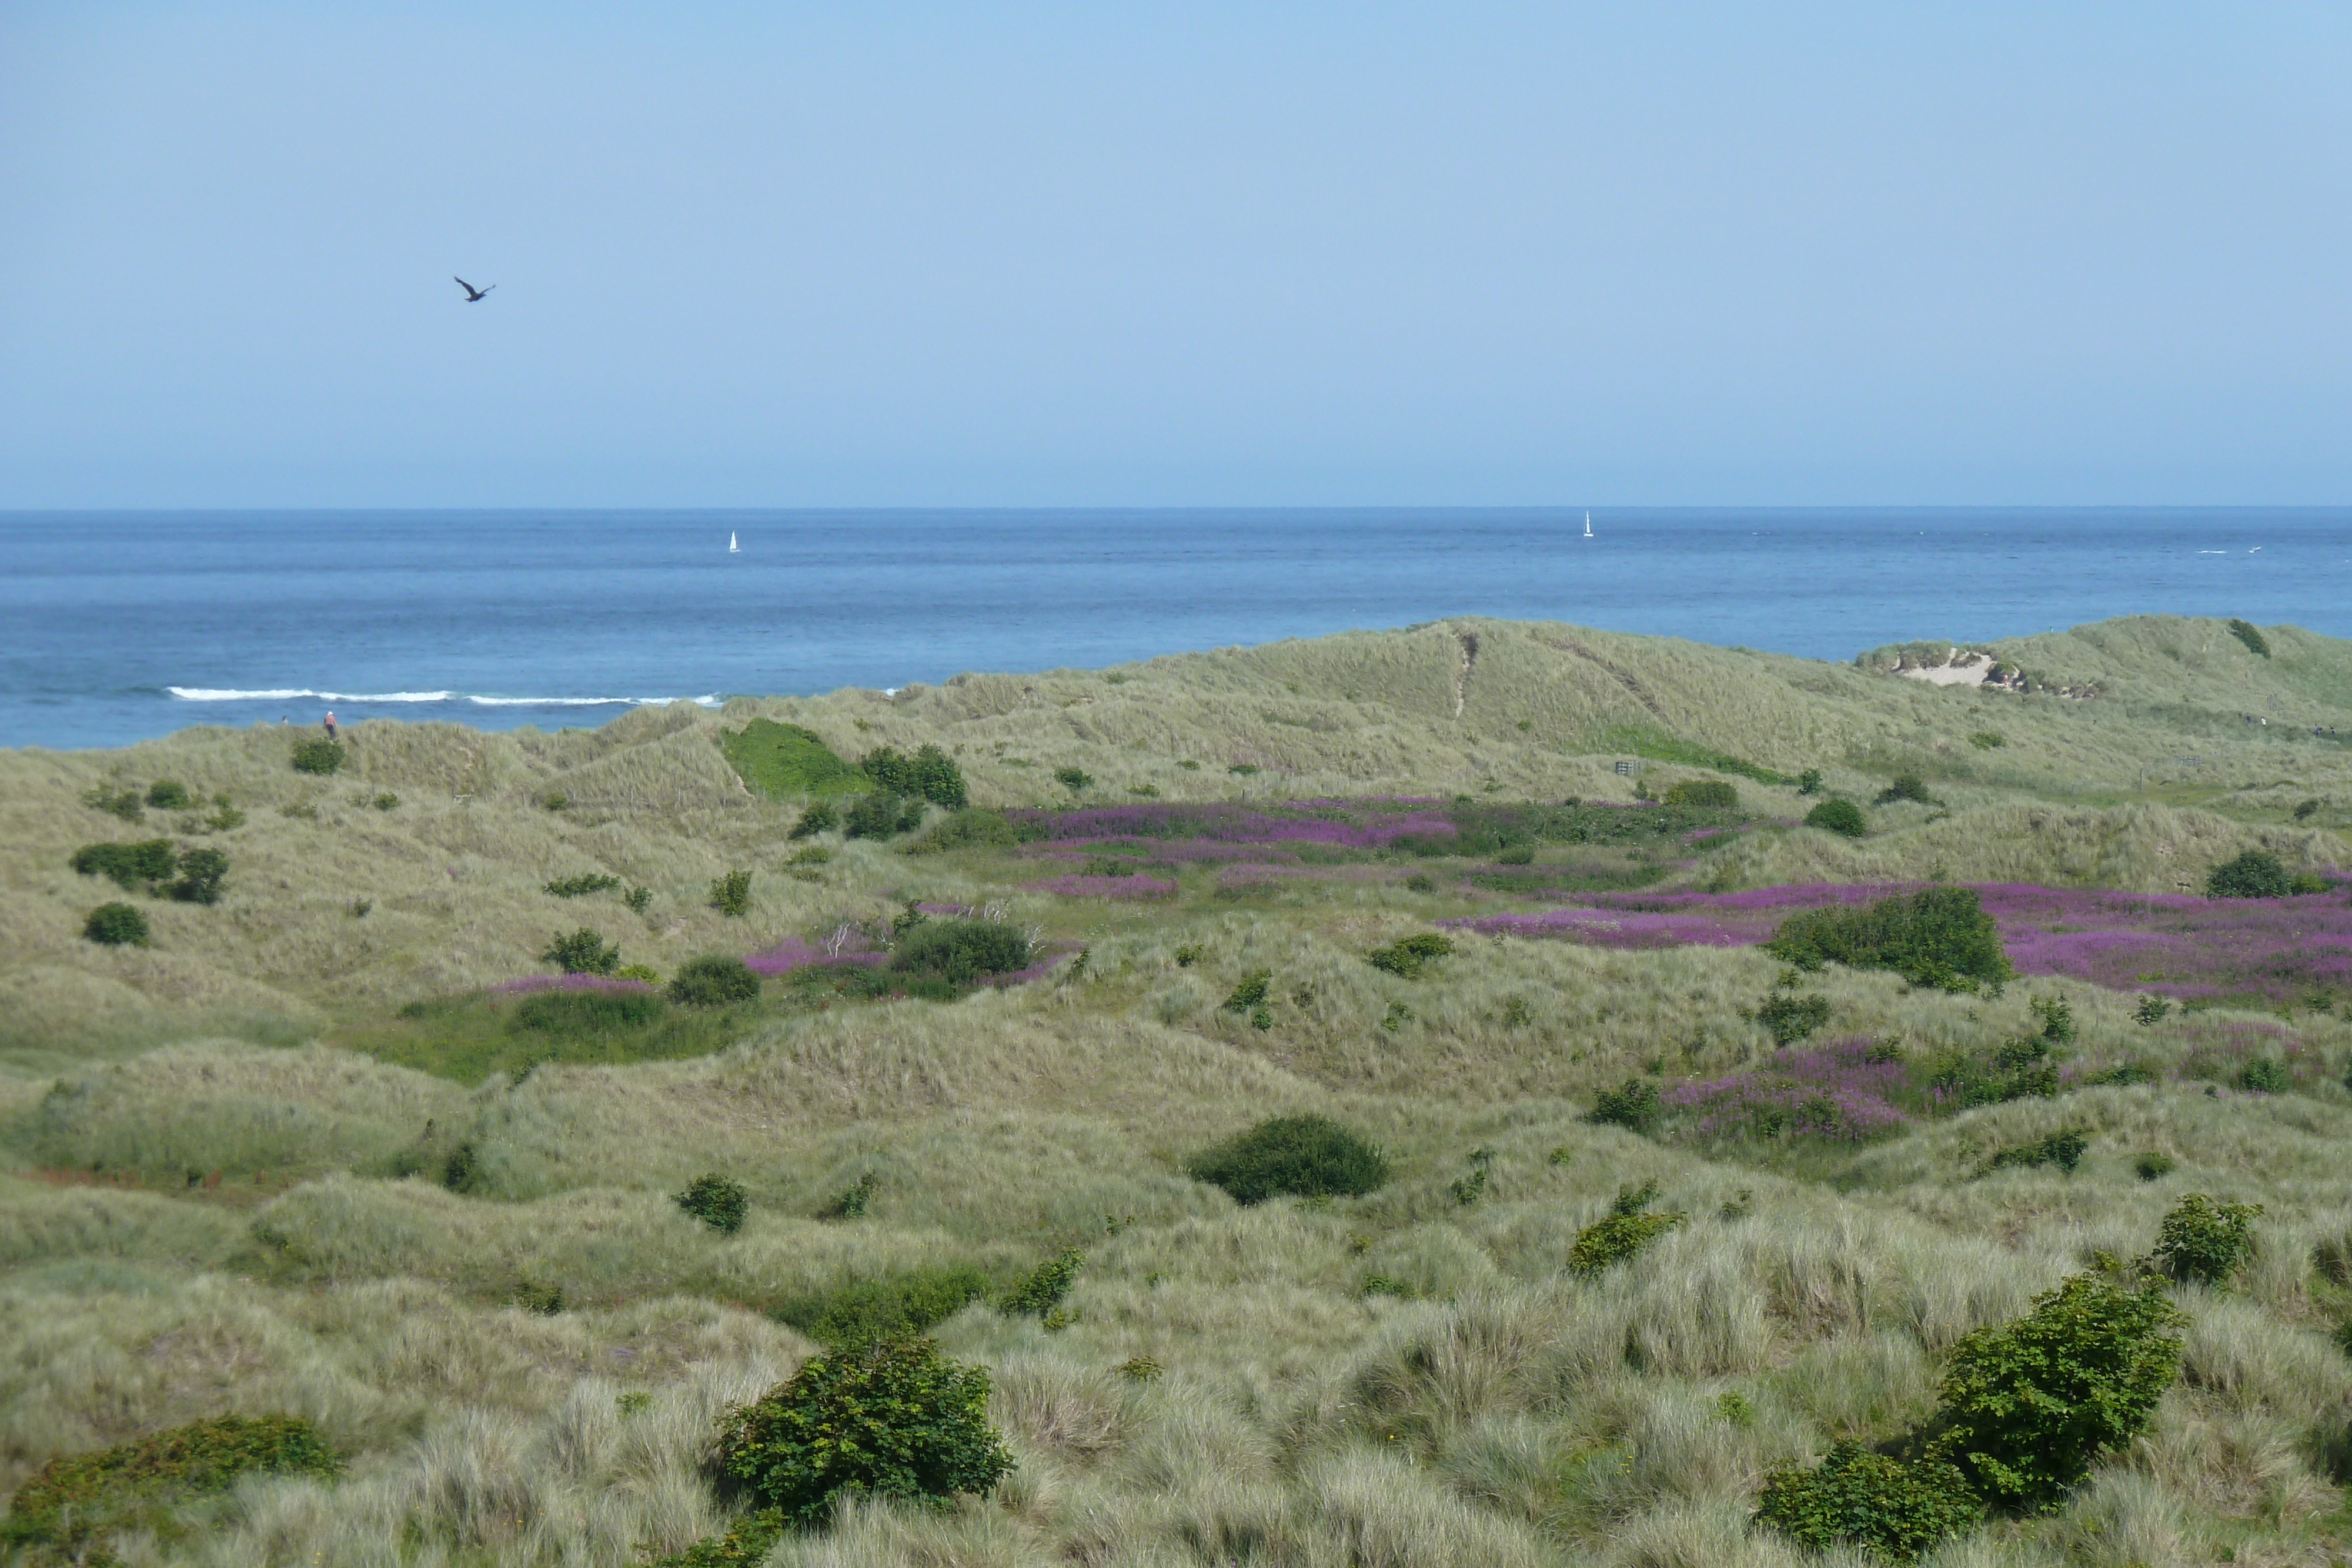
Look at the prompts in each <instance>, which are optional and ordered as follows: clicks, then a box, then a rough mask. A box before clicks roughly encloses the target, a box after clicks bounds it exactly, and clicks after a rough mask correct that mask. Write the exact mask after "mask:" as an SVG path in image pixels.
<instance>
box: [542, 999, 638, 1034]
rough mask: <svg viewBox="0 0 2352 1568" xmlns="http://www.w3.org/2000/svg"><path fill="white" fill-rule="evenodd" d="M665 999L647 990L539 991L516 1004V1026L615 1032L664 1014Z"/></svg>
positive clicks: (556, 1031) (553, 1031)
mask: <svg viewBox="0 0 2352 1568" xmlns="http://www.w3.org/2000/svg"><path fill="white" fill-rule="evenodd" d="M661 1012H662V1000H661V998H659V997H654V996H647V995H646V993H645V992H643V991H537V992H534V993H532V994H531V995H530V996H528V997H525V998H523V999H522V1000H521V1001H520V1002H518V1003H516V1004H515V1010H514V1022H513V1026H512V1027H513V1028H515V1029H518V1030H533V1031H535V1032H537V1033H540V1034H561V1035H587V1034H614V1033H617V1032H619V1031H621V1030H632V1029H642V1028H644V1027H645V1026H646V1025H647V1024H649V1023H651V1022H653V1021H654V1020H655V1019H657V1018H659V1017H661Z"/></svg>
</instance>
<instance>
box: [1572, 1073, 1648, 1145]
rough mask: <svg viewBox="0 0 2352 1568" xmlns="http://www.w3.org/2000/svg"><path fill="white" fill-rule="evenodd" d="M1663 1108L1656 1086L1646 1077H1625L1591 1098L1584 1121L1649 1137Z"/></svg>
mask: <svg viewBox="0 0 2352 1568" xmlns="http://www.w3.org/2000/svg"><path fill="white" fill-rule="evenodd" d="M1663 1113H1664V1107H1663V1106H1662V1105H1660V1104H1659V1103H1658V1086H1657V1085H1656V1084H1655V1083H1653V1082H1650V1081H1649V1080H1648V1079H1646V1078H1628V1079H1627V1080H1625V1082H1624V1083H1623V1084H1622V1085H1621V1086H1620V1087H1618V1088H1615V1089H1604V1090H1602V1091H1601V1092H1600V1094H1599V1095H1598V1096H1597V1097H1595V1098H1594V1100H1593V1102H1592V1109H1591V1110H1590V1111H1588V1112H1586V1113H1584V1119H1585V1120H1586V1121H1588V1122H1591V1123H1593V1124H1597V1125H1601V1126H1607V1127H1622V1128H1624V1129H1625V1130H1626V1131H1627V1132H1629V1133H1639V1134H1642V1135H1643V1137H1647V1136H1649V1135H1650V1134H1651V1132H1652V1131H1654V1129H1655V1128H1656V1126H1657V1124H1658V1118H1659V1116H1660V1115H1661V1114H1663Z"/></svg>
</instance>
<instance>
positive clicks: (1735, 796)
mask: <svg viewBox="0 0 2352 1568" xmlns="http://www.w3.org/2000/svg"><path fill="white" fill-rule="evenodd" d="M1665 803H1666V804H1667V805H1669V806H1681V807H1684V808H1685V809H1687V810H1694V811H1737V810H1739V791H1738V789H1737V788H1735V787H1734V786H1732V785H1729V784H1727V783H1725V782H1724V781H1723V780H1722V779H1684V780H1683V781H1682V782H1681V783H1679V784H1677V785H1675V787H1674V788H1673V789H1668V790H1667V791H1666V802H1665Z"/></svg>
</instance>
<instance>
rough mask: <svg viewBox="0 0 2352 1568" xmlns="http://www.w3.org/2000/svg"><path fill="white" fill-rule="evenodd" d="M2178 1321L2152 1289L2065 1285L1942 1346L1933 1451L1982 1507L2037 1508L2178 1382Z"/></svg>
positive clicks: (2132, 1432)
mask: <svg viewBox="0 0 2352 1568" xmlns="http://www.w3.org/2000/svg"><path fill="white" fill-rule="evenodd" d="M2188 1321H2189V1320H2188V1319H2187V1318H2186V1317H2184V1316H2183V1315H2182V1314H2181V1313H2180V1312H2179V1311H2178V1310H2177V1309H2175V1308H2174V1306H2173V1305H2172V1303H2171V1302H2170V1301H2167V1300H2166V1299H2165V1296H2164V1292H2163V1291H2161V1290H2159V1289H2158V1288H2156V1287H2154V1286H2148V1287H2146V1288H2144V1289H2139V1290H2132V1289H2126V1287H2124V1286H2122V1285H2118V1284H2116V1282H2115V1281H2112V1280H2108V1279H2105V1278H2102V1277H2101V1276H2099V1275H2096V1274H2077V1275H2074V1277H2073V1278H2071V1279H2069V1280H2067V1281H2065V1282H2064V1283H2063V1284H2061V1285H2060V1286H2059V1287H2058V1288H2057V1289H2056V1290H2054V1291H2047V1292H2045V1293H2043V1294H2042V1295H2040V1296H2036V1297H2035V1298H2034V1299H2033V1310H2032V1312H2028V1313H2027V1314H2026V1315H2025V1316H2024V1317H2021V1318H2019V1319H2017V1320H2015V1321H2014V1322H2007V1323H2001V1324H1998V1325H1995V1326H1992V1327H1988V1328H1981V1329H1978V1330H1977V1331H1976V1332H1975V1333H1970V1334H1968V1335H1966V1336H1964V1337H1963V1338H1962V1339H1961V1340H1960V1342H1959V1343H1958V1344H1957V1345H1954V1346H1953V1347H1952V1354H1951V1358H1950V1360H1949V1361H1948V1363H1947V1364H1946V1365H1945V1370H1944V1378H1943V1383H1942V1385H1941V1387H1940V1392H1941V1394H1942V1396H1943V1401H1944V1412H1943V1419H1944V1421H1945V1422H1946V1427H1945V1429H1944V1431H1943V1432H1942V1433H1941V1434H1940V1435H1939V1436H1938V1437H1937V1438H1936V1440H1935V1443H1934V1446H1933V1452H1934V1453H1935V1455H1936V1457H1937V1458H1945V1459H1948V1460H1950V1461H1951V1462H1952V1463H1953V1464H1956V1465H1958V1467H1959V1468H1960V1470H1961V1473H1962V1474H1964V1475H1965V1476H1967V1477H1968V1478H1969V1482H1970V1484H1971V1485H1973V1486H1974V1487H1975V1488H1976V1490H1977V1491H1978V1492H1979V1494H1980V1495H1982V1496H1983V1497H1986V1498H1988V1499H1990V1500H1992V1501H1994V1502H1997V1503H2000V1504H2002V1505H2004V1506H2008V1507H2012V1508H2028V1507H2032V1506H2034V1505H2037V1504H2040V1503H2043V1502H2047V1501H2049V1500H2051V1499H2053V1498H2054V1497H2055V1496H2057V1494H2058V1493H2060V1492H2062V1491H2063V1490H2065V1489H2066V1488H2068V1487H2071V1486H2073V1485H2074V1484H2075V1483H2076V1482H2077V1481H2080V1480H2081V1479H2083V1477H2084V1474H2085V1473H2087V1472H2088V1470H2089V1469H2090V1466H2091V1461H2092V1460H2094V1459H2095V1458H2098V1457H2099V1456H2100V1455H2101V1454H2104V1453H2106V1452H2108V1451H2109V1450H2111V1449H2115V1448H2122V1447H2124V1446H2125V1445H2126V1444H2128V1443H2129V1442H2130V1441H2131V1440H2132V1439H2133V1438H2134V1437H2137V1436H2138V1435H2139V1434H2140V1432H2141V1430H2142V1429H2143V1428H2144V1427H2147V1422H2148V1418H2149V1417H2150V1416H2153V1415H2154V1414H2155V1413H2156V1406H2157V1402H2158V1400H2159V1399H2161V1398H2163V1397H2164V1391H2165V1390H2166V1389H2168V1388H2169V1387H2171V1386H2172V1381H2173V1379H2174V1378H2175V1377H2176V1376H2178V1375H2179V1371H2180V1338H2179V1334H2178V1333H2176V1332H2175V1331H2176V1330H2178V1329H2179V1327H2180V1326H2181V1325H2182V1324H2183V1323H2186V1322H2188Z"/></svg>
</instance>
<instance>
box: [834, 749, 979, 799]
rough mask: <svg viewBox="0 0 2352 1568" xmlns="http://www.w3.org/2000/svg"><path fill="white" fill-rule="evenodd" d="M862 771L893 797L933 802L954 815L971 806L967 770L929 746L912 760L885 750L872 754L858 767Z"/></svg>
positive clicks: (919, 751) (918, 751)
mask: <svg viewBox="0 0 2352 1568" xmlns="http://www.w3.org/2000/svg"><path fill="white" fill-rule="evenodd" d="M857 767H858V769H859V771H861V772H863V773H864V774H865V775H866V777H867V778H868V779H873V780H874V782H875V783H876V784H877V785H879V786H880V787H881V788H882V789H885V790H887V791H888V792H889V793H891V794H893V795H904V796H908V797H909V798H911V799H913V800H929V802H930V803H931V804H932V805H934V806H944V807H946V808H947V809H948V810H950V811H961V810H963V809H964V808H965V807H966V806H968V805H970V804H971V794H970V792H969V791H968V790H967V789H965V788H964V780H963V769H962V768H959V767H957V766H956V762H955V759H954V758H951V757H950V756H949V755H948V754H947V753H946V752H944V751H941V750H940V748H939V747H936V746H932V745H929V744H926V745H925V746H923V747H921V748H919V750H917V751H916V753H915V755H914V756H912V757H901V756H899V755H898V753H897V752H896V751H893V750H891V749H890V747H887V746H885V747H879V748H878V749H877V750H874V751H870V752H868V753H866V756H865V757H864V758H861V759H860V760H859V762H858V764H857Z"/></svg>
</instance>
